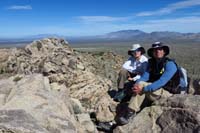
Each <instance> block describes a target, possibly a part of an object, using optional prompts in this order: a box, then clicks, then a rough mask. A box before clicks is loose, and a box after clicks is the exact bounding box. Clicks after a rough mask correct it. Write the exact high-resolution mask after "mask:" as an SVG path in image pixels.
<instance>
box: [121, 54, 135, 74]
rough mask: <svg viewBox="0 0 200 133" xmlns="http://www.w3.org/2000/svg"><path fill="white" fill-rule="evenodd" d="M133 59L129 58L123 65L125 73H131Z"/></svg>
mask: <svg viewBox="0 0 200 133" xmlns="http://www.w3.org/2000/svg"><path fill="white" fill-rule="evenodd" d="M133 61H134V60H133V57H130V58H129V59H128V60H127V61H126V62H125V63H124V64H123V66H122V67H123V68H124V69H126V70H127V71H129V72H131V73H132V71H133V66H131V63H132V62H133Z"/></svg>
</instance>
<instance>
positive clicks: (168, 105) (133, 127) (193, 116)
mask: <svg viewBox="0 0 200 133" xmlns="http://www.w3.org/2000/svg"><path fill="white" fill-rule="evenodd" d="M199 102H200V96H198V95H196V96H193V95H174V96H172V97H170V98H167V99H160V100H159V101H156V102H155V103H154V104H153V106H151V107H146V108H144V109H143V110H142V111H141V112H140V113H139V114H137V115H136V117H134V118H132V119H131V121H130V123H129V124H127V125H125V126H121V127H117V128H116V129H115V130H114V132H116V133H120V132H121V133H126V132H140V133H146V132H147V133H153V132H164V133H173V132H185V133H186V132H187V133H189V132H200V106H199V105H200V103H199Z"/></svg>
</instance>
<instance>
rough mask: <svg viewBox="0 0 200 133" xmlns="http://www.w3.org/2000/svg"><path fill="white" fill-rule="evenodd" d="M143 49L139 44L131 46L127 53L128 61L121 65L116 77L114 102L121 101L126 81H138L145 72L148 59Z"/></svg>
mask: <svg viewBox="0 0 200 133" xmlns="http://www.w3.org/2000/svg"><path fill="white" fill-rule="evenodd" d="M144 53H145V49H144V48H143V47H141V46H140V44H133V46H132V49H130V50H129V51H128V55H130V57H129V59H128V60H127V61H126V62H125V63H124V64H123V66H122V69H121V71H120V72H119V77H118V81H117V84H118V90H119V92H118V93H117V94H116V95H115V97H114V100H117V101H121V100H122V99H123V97H124V95H125V94H123V91H124V89H125V88H124V85H125V82H126V81H127V80H129V81H133V82H135V81H136V80H138V79H140V77H141V75H142V74H143V73H144V72H145V71H146V69H147V65H148V62H147V61H148V59H147V57H145V56H144V55H143V54H144Z"/></svg>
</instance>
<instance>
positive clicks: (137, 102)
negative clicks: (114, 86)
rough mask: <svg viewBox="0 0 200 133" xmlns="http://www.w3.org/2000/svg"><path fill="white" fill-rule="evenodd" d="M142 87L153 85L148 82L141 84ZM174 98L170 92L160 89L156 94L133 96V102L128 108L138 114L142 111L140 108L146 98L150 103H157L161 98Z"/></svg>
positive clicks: (147, 93)
mask: <svg viewBox="0 0 200 133" xmlns="http://www.w3.org/2000/svg"><path fill="white" fill-rule="evenodd" d="M139 84H140V85H142V87H145V86H147V85H149V84H151V83H147V82H143V81H142V82H139ZM170 96H172V94H171V93H169V92H168V91H166V90H164V89H163V88H160V89H158V90H156V91H154V92H146V93H143V94H141V95H139V94H138V95H133V96H132V97H131V100H130V102H129V105H128V107H129V108H131V109H133V110H134V111H136V112H138V111H139V110H140V106H141V105H142V103H143V101H144V99H145V97H146V98H147V99H148V100H150V101H155V100H158V99H160V98H161V97H170Z"/></svg>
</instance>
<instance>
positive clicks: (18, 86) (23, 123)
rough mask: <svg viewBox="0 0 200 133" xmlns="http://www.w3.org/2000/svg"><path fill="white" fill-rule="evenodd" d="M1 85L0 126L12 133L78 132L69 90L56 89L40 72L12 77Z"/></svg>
mask: <svg viewBox="0 0 200 133" xmlns="http://www.w3.org/2000/svg"><path fill="white" fill-rule="evenodd" d="M5 84H7V86H9V89H7V90H6V91H5V90H4V89H5V88H6V87H1V88H0V90H1V91H4V93H3V94H4V97H1V101H3V102H2V104H1V106H0V119H1V121H0V128H1V129H4V130H5V131H6V130H10V131H13V132H33V131H35V132H52V133H53V132H65V131H69V132H76V131H77V125H78V123H77V122H76V120H75V118H74V115H73V109H72V107H71V104H70V103H69V100H67V99H69V98H70V97H69V93H67V91H66V90H67V89H66V88H65V89H63V90H62V91H60V92H56V93H55V92H54V91H53V90H52V88H51V85H50V84H49V79H48V78H47V77H43V76H42V75H41V74H33V75H28V76H23V75H17V76H15V77H11V78H9V79H7V80H4V82H1V83H0V86H4V85H5Z"/></svg>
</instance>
